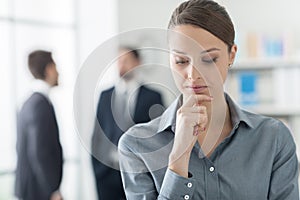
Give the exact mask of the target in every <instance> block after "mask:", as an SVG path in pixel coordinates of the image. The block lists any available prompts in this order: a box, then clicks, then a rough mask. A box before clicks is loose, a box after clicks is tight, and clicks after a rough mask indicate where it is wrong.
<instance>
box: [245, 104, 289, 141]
mask: <svg viewBox="0 0 300 200" xmlns="http://www.w3.org/2000/svg"><path fill="white" fill-rule="evenodd" d="M243 112H244V113H245V114H246V115H247V116H248V118H249V120H250V121H251V122H252V124H253V127H252V128H253V130H254V132H256V133H257V134H263V135H264V136H266V135H268V136H270V137H272V138H274V139H276V140H279V141H285V142H288V141H290V142H291V141H293V136H292V133H291V130H290V128H289V126H288V124H287V123H286V122H284V121H282V120H280V119H277V118H274V117H270V116H265V115H261V114H256V113H252V112H249V111H245V110H244V111H243Z"/></svg>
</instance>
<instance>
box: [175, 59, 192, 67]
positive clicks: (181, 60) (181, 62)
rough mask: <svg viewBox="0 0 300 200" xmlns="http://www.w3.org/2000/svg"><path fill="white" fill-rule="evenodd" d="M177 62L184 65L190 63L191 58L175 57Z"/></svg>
mask: <svg viewBox="0 0 300 200" xmlns="http://www.w3.org/2000/svg"><path fill="white" fill-rule="evenodd" d="M175 63H176V64H177V65H184V64H188V63H189V60H187V59H183V58H175Z"/></svg>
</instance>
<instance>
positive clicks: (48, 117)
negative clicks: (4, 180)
mask: <svg viewBox="0 0 300 200" xmlns="http://www.w3.org/2000/svg"><path fill="white" fill-rule="evenodd" d="M28 65H29V70H30V72H31V73H32V75H33V76H34V78H35V81H34V82H33V94H32V95H31V96H30V97H29V99H28V100H27V101H26V102H25V103H24V105H23V106H22V109H21V111H20V113H19V115H18V124H17V155H18V162H17V169H16V182H15V194H16V196H17V197H18V198H19V199H22V200H49V199H50V200H61V199H62V196H61V194H60V192H59V186H60V183H61V179H62V165H63V160H62V148H61V145H60V141H59V133H58V125H57V122H56V117H55V113H54V109H53V106H52V104H51V101H50V99H49V97H48V92H49V90H50V89H51V88H52V87H54V86H57V85H58V72H57V70H56V65H55V62H54V61H53V59H52V55H51V52H47V51H42V50H38V51H34V52H32V53H30V55H29V57H28Z"/></svg>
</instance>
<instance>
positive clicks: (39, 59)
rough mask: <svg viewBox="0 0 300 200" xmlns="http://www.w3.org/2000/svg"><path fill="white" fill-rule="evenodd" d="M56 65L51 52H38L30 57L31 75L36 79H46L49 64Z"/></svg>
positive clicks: (32, 53)
mask: <svg viewBox="0 0 300 200" xmlns="http://www.w3.org/2000/svg"><path fill="white" fill-rule="evenodd" d="M51 63H54V60H53V58H52V53H51V52H49V51H43V50H36V51H33V52H31V53H30V54H29V56H28V66H29V70H30V72H31V74H32V75H33V77H34V78H36V79H41V80H44V79H45V70H46V67H47V65H48V64H51Z"/></svg>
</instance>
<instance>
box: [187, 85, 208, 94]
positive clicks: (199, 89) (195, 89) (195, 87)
mask: <svg viewBox="0 0 300 200" xmlns="http://www.w3.org/2000/svg"><path fill="white" fill-rule="evenodd" d="M186 88H187V89H188V90H191V91H193V92H194V93H196V94H198V93H202V92H203V91H204V90H206V89H207V86H200V85H192V86H186Z"/></svg>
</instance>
